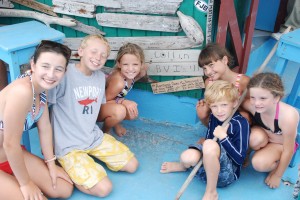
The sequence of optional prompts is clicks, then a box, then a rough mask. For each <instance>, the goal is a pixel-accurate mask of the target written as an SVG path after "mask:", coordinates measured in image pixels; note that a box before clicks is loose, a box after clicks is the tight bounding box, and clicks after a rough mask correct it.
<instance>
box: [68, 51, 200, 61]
mask: <svg viewBox="0 0 300 200" xmlns="http://www.w3.org/2000/svg"><path fill="white" fill-rule="evenodd" d="M117 53H118V51H111V52H110V55H109V57H108V60H115V58H116V57H117ZM144 54H145V62H146V63H169V62H174V63H180V62H193V63H196V62H198V57H199V54H200V50H193V49H188V50H144ZM72 59H75V60H76V59H79V57H78V53H77V50H72Z"/></svg>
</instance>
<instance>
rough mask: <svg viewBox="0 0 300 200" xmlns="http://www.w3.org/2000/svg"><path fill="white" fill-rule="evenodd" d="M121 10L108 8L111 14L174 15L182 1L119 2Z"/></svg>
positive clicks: (135, 0) (122, 0) (134, 0)
mask: <svg viewBox="0 0 300 200" xmlns="http://www.w3.org/2000/svg"><path fill="white" fill-rule="evenodd" d="M118 1H119V2H120V4H121V5H122V7H121V8H106V9H105V10H106V11H109V12H131V13H145V14H162V15H164V14H169V15H174V14H175V12H176V10H177V9H178V8H179V6H180V3H181V2H182V1H161V0H151V1H137V0H118Z"/></svg>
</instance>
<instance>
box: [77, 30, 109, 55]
mask: <svg viewBox="0 0 300 200" xmlns="http://www.w3.org/2000/svg"><path fill="white" fill-rule="evenodd" d="M92 39H99V40H101V41H102V42H103V43H104V44H105V45H106V46H107V55H109V54H110V46H109V43H108V41H107V39H106V38H105V37H103V36H102V35H87V36H85V37H84V38H83V40H82V41H81V43H80V48H82V49H84V48H85V47H87V45H88V44H87V41H89V40H92Z"/></svg>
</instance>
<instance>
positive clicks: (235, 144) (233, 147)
mask: <svg viewBox="0 0 300 200" xmlns="http://www.w3.org/2000/svg"><path fill="white" fill-rule="evenodd" d="M222 124H223V122H221V121H219V120H218V119H217V118H216V117H215V116H213V115H212V114H210V120H209V124H208V129H207V133H206V139H213V138H214V134H213V132H214V130H215V128H216V127H217V126H221V125H222ZM249 135H250V126H249V123H248V121H247V120H246V119H245V118H244V117H243V116H242V115H241V114H240V113H239V112H238V111H237V112H236V113H235V114H234V115H233V117H232V118H231V120H230V121H229V127H228V130H227V137H226V138H224V139H222V140H220V141H219V140H218V143H219V144H220V145H222V146H223V147H224V149H225V151H226V152H227V155H228V157H229V158H231V159H232V161H233V164H234V165H236V166H237V171H236V172H235V174H236V177H237V178H239V177H240V171H241V166H242V164H243V162H244V160H245V157H246V152H247V149H248V145H249Z"/></svg>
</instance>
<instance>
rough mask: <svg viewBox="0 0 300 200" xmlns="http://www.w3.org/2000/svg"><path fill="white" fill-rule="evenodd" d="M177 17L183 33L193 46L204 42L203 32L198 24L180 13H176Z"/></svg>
mask: <svg viewBox="0 0 300 200" xmlns="http://www.w3.org/2000/svg"><path fill="white" fill-rule="evenodd" d="M177 15H178V17H179V20H180V25H181V27H182V29H183V31H184V32H185V34H186V36H187V37H188V38H190V39H191V41H192V42H195V44H202V42H203V40H204V36H203V31H202V28H201V27H200V25H199V24H198V22H197V21H196V20H195V19H194V18H192V17H190V16H187V15H184V14H183V13H182V12H180V11H177Z"/></svg>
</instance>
